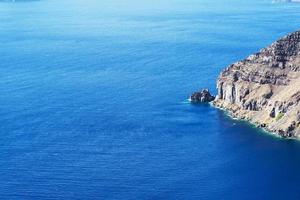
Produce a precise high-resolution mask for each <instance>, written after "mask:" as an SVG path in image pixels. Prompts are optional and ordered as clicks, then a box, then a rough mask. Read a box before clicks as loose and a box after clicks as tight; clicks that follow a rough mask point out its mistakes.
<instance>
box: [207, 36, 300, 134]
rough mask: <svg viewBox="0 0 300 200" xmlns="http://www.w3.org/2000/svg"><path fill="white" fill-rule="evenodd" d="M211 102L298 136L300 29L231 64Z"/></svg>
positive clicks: (235, 114) (239, 116) (239, 115)
mask: <svg viewBox="0 0 300 200" xmlns="http://www.w3.org/2000/svg"><path fill="white" fill-rule="evenodd" d="M217 88H218V95H217V97H216V99H215V101H214V102H213V104H214V105H215V106H217V107H220V108H224V109H226V110H228V111H230V113H231V114H232V115H233V116H234V117H237V118H240V119H246V120H249V121H250V122H252V123H254V124H257V125H258V126H260V127H262V128H265V129H266V130H269V131H272V132H274V133H277V134H278V135H281V136H283V137H300V31H298V32H294V33H292V34H289V35H287V36H285V37H283V38H281V39H280V40H278V41H276V42H274V43H273V44H272V45H271V46H269V47H267V48H264V49H262V50H261V51H260V52H258V53H256V54H253V55H251V56H249V57H248V58H246V59H244V60H242V61H239V62H237V63H235V64H232V65H230V66H229V67H228V68H226V69H225V70H224V71H223V72H222V73H221V74H220V76H219V78H218V81H217Z"/></svg>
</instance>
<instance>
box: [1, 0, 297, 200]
mask: <svg viewBox="0 0 300 200" xmlns="http://www.w3.org/2000/svg"><path fill="white" fill-rule="evenodd" d="M298 29H300V4H296V3H272V0H251V1H248V0H214V1H212V0H142V1H141V0H126V1H125V0H59V1H58V0H31V1H30V0H23V1H20V0H15V1H14V2H13V1H9V0H5V1H4V0H2V1H0V134H1V135H0V199H1V200H62V199H63V200H98V199H108V200H115V199H116V200H119V199H120V200H123V199H125V200H127V199H128V200H129V199H130V200H135V199H136V200H150V199H153V200H160V199H171V200H173V199H180V200H183V199H187V200H190V199H201V200H202V199H203V200H206V199H209V200H211V199H212V200H219V199H226V200H227V199H230V200H241V199H243V200H248V199H249V200H253V199H257V200H259V199H263V200H266V199H272V200H273V199H289V200H290V199H291V200H292V199H300V190H299V185H300V141H296V140H285V139H280V138H277V137H275V136H272V135H270V134H267V133H264V132H262V131H261V130H259V129H256V128H255V127H253V126H251V125H249V124H248V123H246V122H241V121H237V120H233V119H231V118H229V117H228V116H227V115H226V113H224V112H223V111H220V110H217V109H215V108H213V107H211V106H209V105H191V104H190V103H189V102H188V101H187V99H188V97H189V95H190V94H191V93H192V92H194V91H196V90H198V89H201V88H209V89H210V90H211V91H212V92H213V93H216V88H215V82H216V79H217V77H218V74H219V73H220V71H221V70H222V69H223V68H225V67H226V66H227V65H229V64H231V63H233V62H235V61H238V60H240V59H243V58H244V57H246V56H248V55H249V54H251V53H254V52H256V51H258V50H259V49H261V48H263V47H265V46H266V45H269V44H270V43H272V42H273V41H274V40H276V39H278V38H280V37H281V36H283V35H285V34H287V33H289V32H292V31H295V30H298Z"/></svg>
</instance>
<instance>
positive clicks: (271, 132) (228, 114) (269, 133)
mask: <svg viewBox="0 0 300 200" xmlns="http://www.w3.org/2000/svg"><path fill="white" fill-rule="evenodd" d="M209 105H210V106H212V107H213V108H215V109H218V110H221V111H222V112H223V113H224V114H225V115H226V116H228V117H229V118H230V119H232V120H235V121H238V122H246V123H247V124H248V125H249V126H251V127H253V128H255V129H257V130H259V131H261V132H262V133H264V134H267V135H269V136H272V137H274V138H277V139H283V140H287V139H288V140H296V141H299V142H300V138H299V137H283V136H281V135H279V134H278V133H276V132H274V131H271V130H269V129H267V128H265V127H261V125H260V124H258V123H255V122H252V121H251V120H248V119H242V118H239V117H236V116H234V114H233V113H232V111H230V110H228V109H226V108H223V107H219V106H217V105H215V104H214V102H210V103H209Z"/></svg>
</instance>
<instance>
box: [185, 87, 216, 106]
mask: <svg viewBox="0 0 300 200" xmlns="http://www.w3.org/2000/svg"><path fill="white" fill-rule="evenodd" d="M190 100H191V102H194V103H198V102H200V103H208V102H211V101H213V100H215V97H214V96H212V95H211V94H210V92H209V90H208V89H204V90H202V91H199V92H195V93H193V94H192V95H191V97H190Z"/></svg>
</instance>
